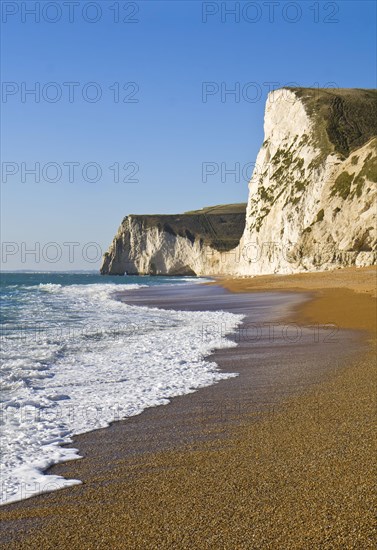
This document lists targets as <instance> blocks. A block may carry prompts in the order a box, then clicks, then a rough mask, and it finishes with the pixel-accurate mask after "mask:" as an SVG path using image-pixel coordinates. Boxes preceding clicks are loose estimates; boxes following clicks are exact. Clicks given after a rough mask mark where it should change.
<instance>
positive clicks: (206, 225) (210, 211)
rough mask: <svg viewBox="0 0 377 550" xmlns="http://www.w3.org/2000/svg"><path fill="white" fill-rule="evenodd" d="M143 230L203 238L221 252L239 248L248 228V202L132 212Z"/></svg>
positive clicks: (203, 242) (197, 238)
mask: <svg viewBox="0 0 377 550" xmlns="http://www.w3.org/2000/svg"><path fill="white" fill-rule="evenodd" d="M132 218H133V219H134V220H137V221H139V222H140V224H141V225H142V227H143V229H150V228H153V227H157V228H158V229H159V230H160V231H164V232H165V233H169V234H171V235H173V236H176V235H179V236H181V237H186V238H187V239H189V240H190V241H191V243H193V242H194V241H195V240H200V241H201V243H202V244H206V245H209V246H211V247H212V248H214V249H215V250H218V251H228V250H231V249H232V248H235V247H236V246H237V245H238V243H239V241H240V238H241V236H242V233H243V230H244V228H245V218H246V203H240V204H225V205H218V206H211V207H207V208H202V209H201V210H192V211H190V212H185V213H184V214H161V215H159V214H152V215H143V216H139V215H132Z"/></svg>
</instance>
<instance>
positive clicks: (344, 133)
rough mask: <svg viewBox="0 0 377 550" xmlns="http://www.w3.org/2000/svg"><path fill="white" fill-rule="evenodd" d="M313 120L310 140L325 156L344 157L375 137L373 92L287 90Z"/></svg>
mask: <svg viewBox="0 0 377 550" xmlns="http://www.w3.org/2000/svg"><path fill="white" fill-rule="evenodd" d="M287 89H288V90H290V91H292V92H294V93H295V94H296V96H297V97H298V98H300V99H301V100H302V101H303V103H304V105H305V109H306V111H307V113H308V115H309V116H310V117H311V118H312V119H314V120H315V122H316V124H315V126H314V128H313V138H314V142H315V144H316V145H317V146H318V147H319V148H320V149H321V150H322V151H323V152H324V153H326V154H329V153H331V152H335V153H338V154H339V155H340V156H341V157H344V158H346V157H348V156H349V154H350V153H351V152H352V151H354V150H355V149H357V148H359V147H361V146H362V145H364V144H365V143H367V142H368V141H369V140H370V139H371V138H372V137H374V136H376V135H377V90H375V89H364V88H290V87H287Z"/></svg>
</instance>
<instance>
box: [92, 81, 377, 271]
mask: <svg viewBox="0 0 377 550" xmlns="http://www.w3.org/2000/svg"><path fill="white" fill-rule="evenodd" d="M264 133H265V135H264V142H263V145H262V147H261V149H260V151H259V154H258V157H257V160H256V164H255V169H254V173H253V176H252V178H251V181H250V184H249V200H248V204H247V210H246V220H244V221H243V223H244V225H245V227H244V230H243V233H242V231H239V229H240V227H241V225H242V224H241V223H240V222H241V221H242V220H239V219H238V222H237V223H238V225H237V224H236V225H237V227H238V230H237V231H233V229H235V226H234V225H232V231H231V233H230V234H229V235H230V237H229V238H227V235H228V232H227V227H226V223H229V220H228V222H225V225H224V222H222V221H221V220H220V219H219V220H218V223H212V224H211V219H212V218H210V216H211V210H210V209H205V210H203V211H199V213H198V212H196V213H191V214H190V213H188V214H186V215H184V216H128V217H127V218H125V219H124V220H123V222H122V225H121V226H120V228H119V231H118V233H117V235H116V237H115V239H114V241H113V243H112V245H111V246H110V249H109V251H108V252H107V253H106V254H105V256H104V261H103V265H102V267H101V273H104V274H106V273H110V274H122V273H124V272H128V273H155V274H164V275H171V274H197V275H226V274H229V275H256V274H264V273H277V272H279V273H291V272H297V271H305V270H321V269H334V268H337V267H343V266H348V265H359V266H365V265H371V264H373V263H376V255H377V231H376V214H377V211H376V209H377V202H376V201H377V190H376V184H377V137H376V136H377V92H376V91H375V90H359V89H349V90H348V89H336V90H318V89H305V88H282V89H280V90H277V91H275V92H272V93H271V94H270V95H269V96H268V99H267V104H266V112H265V123H264ZM223 208H224V209H225V210H226V208H227V207H223ZM225 210H224V211H225ZM232 215H234V213H233V214H232ZM190 216H194V217H193V220H194V218H195V220H194V221H195V223H191V222H190V221H189V219H188V218H189V217H190ZM200 216H202V222H200V223H199V221H198V219H199V218H200ZM238 216H242V213H240V212H238ZM232 223H233V222H232ZM176 224H177V225H176ZM204 228H206V229H204ZM241 233H242V237H241V239H240V235H241ZM239 239H240V241H239V243H238V240H239ZM237 243H238V244H237Z"/></svg>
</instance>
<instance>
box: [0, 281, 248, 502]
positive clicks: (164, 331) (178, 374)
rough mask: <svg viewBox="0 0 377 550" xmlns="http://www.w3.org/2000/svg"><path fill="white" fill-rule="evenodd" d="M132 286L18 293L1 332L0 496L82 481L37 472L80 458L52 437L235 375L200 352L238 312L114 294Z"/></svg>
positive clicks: (220, 343) (12, 497) (217, 340)
mask: <svg viewBox="0 0 377 550" xmlns="http://www.w3.org/2000/svg"><path fill="white" fill-rule="evenodd" d="M139 286H140V285H119V284H117V285H115V284H114V285H113V284H86V285H67V286H64V285H60V284H49V283H48V284H41V285H39V287H31V289H30V294H29V295H26V296H24V298H23V301H22V303H20V307H19V313H18V317H17V318H16V319H15V320H14V321H13V322H12V323H10V324H9V326H7V327H6V330H5V332H4V333H3V337H2V343H3V361H4V367H3V370H2V374H1V381H2V384H3V388H4V392H3V397H2V401H3V403H2V410H1V412H2V418H1V425H2V430H1V449H2V452H3V456H2V466H1V480H2V490H1V503H6V502H12V501H16V500H20V499H23V498H27V497H30V496H32V495H35V494H38V493H41V492H46V491H51V490H54V489H58V488H61V487H67V486H70V485H73V484H76V483H80V481H79V480H67V479H64V478H62V477H59V476H52V475H45V474H44V473H43V472H44V470H45V469H46V468H47V467H48V466H50V465H52V464H55V463H57V462H61V461H65V460H71V459H76V458H79V455H78V452H77V451H76V449H70V448H62V447H61V446H60V444H61V443H67V442H70V441H71V437H72V435H74V434H79V433H83V432H88V431H91V430H94V429H97V428H102V427H105V426H108V424H109V423H110V422H112V421H114V420H119V419H121V418H126V417H129V416H133V415H137V414H139V413H141V412H142V411H143V410H144V409H145V408H147V407H152V406H156V405H163V404H166V403H168V402H169V399H170V398H172V397H174V396H178V395H183V394H187V393H190V392H192V391H194V390H196V389H198V388H200V387H204V386H208V385H210V384H213V383H215V382H216V381H218V380H221V379H224V378H228V377H230V376H234V374H226V373H221V372H220V371H219V370H217V366H216V364H214V363H210V362H208V361H205V360H204V357H205V356H206V355H208V353H209V352H210V351H211V350H212V349H214V348H218V347H224V346H226V347H229V346H232V345H234V344H232V342H231V341H229V340H228V339H226V338H224V335H225V333H229V332H231V331H232V330H233V329H234V328H235V327H236V326H237V325H238V324H239V323H240V321H241V319H242V316H240V315H234V314H231V313H226V312H183V311H166V310H159V309H156V308H145V307H137V306H129V305H126V304H124V303H121V302H120V301H117V300H116V299H115V298H114V296H115V293H118V292H119V291H129V290H132V289H133V288H138V287H139ZM16 329H17V330H16Z"/></svg>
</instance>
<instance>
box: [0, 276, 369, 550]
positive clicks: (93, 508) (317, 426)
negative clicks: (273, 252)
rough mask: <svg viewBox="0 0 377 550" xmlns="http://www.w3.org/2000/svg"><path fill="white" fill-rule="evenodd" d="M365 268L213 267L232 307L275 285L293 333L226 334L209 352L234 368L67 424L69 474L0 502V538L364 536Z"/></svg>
mask: <svg viewBox="0 0 377 550" xmlns="http://www.w3.org/2000/svg"><path fill="white" fill-rule="evenodd" d="M376 273H377V272H376V269H375V268H364V269H347V270H339V271H336V272H329V273H321V274H317V273H315V274H300V275H297V276H296V275H294V276H284V277H278V276H271V277H255V278H253V279H236V280H225V281H221V284H222V285H223V286H224V287H225V288H227V289H229V290H231V291H232V292H234V294H233V296H234V297H235V298H234V301H233V305H232V300H231V299H230V298H229V295H230V296H232V294H230V293H225V291H221V292H220V291H217V290H213V291H210V292H212V293H213V296H214V297H215V300H216V304H217V307H218V305H219V304H220V303H221V304H222V305H223V306H224V307H229V310H232V311H235V312H240V310H241V309H242V311H243V313H245V309H247V307H249V306H250V304H251V303H252V301H251V302H248V298H247V296H249V294H247V295H245V294H240V292H242V293H245V292H247V293H251V294H252V293H254V292H260V291H262V292H266V291H267V292H268V293H271V292H275V291H279V293H280V294H279V296H280V297H281V298H282V299H283V302H284V300H285V301H286V302H287V304H290V307H288V308H287V309H286V311H284V315H285V318H286V321H285V322H282V319H281V317H280V318H279V319H278V320H276V319H271V322H275V321H276V322H277V323H278V325H277V326H278V327H279V330H280V328H283V329H284V327H287V326H288V325H289V327H292V326H293V325H297V326H299V327H301V328H302V330H303V332H302V336H300V338H298V339H297V338H296V339H294V338H293V337H292V336H291V337H289V336H287V335H288V334H289V335H291V334H292V333H291V332H289V333H288V332H285V333H284V332H278V335H279V334H285V335H286V336H287V337H285V338H284V337H283V338H280V339H279V338H277V340H274V341H271V334H269V335H268V337H267V336H266V333H263V335H262V337H261V338H260V339H259V340H257V341H256V340H255V333H253V336H252V337H250V332H247V331H246V332H244V333H242V334H247V335H248V337H244V338H242V337H241V336H240V334H241V333H240V334H239V335H238V342H237V343H238V346H237V347H235V348H227V349H222V350H218V351H216V352H215V353H214V354H213V356H211V359H213V360H214V361H216V363H217V364H218V365H219V366H220V367H221V368H222V369H224V370H225V371H226V372H232V371H233V372H237V373H239V374H240V375H239V376H238V377H235V378H231V379H229V380H223V381H221V382H219V383H218V384H216V385H215V386H211V387H208V388H203V389H201V390H199V391H198V392H196V393H193V394H190V395H186V396H182V397H177V398H175V399H173V400H172V402H171V403H170V404H169V405H166V406H160V407H156V408H153V409H148V410H146V411H144V412H143V413H142V414H141V415H139V416H137V417H133V418H130V419H128V420H126V421H122V422H116V423H114V424H113V425H112V426H111V427H109V428H106V429H103V430H98V431H95V432H90V433H87V434H83V435H80V436H78V437H77V438H75V442H74V444H75V446H76V447H77V448H78V449H79V450H80V454H81V455H83V456H84V459H82V460H77V461H72V462H69V463H66V464H60V465H57V466H55V467H53V468H52V471H53V473H57V474H60V475H64V476H67V477H70V478H76V479H81V480H83V482H84V483H83V484H82V485H77V486H74V487H71V488H67V489H63V490H60V491H55V492H52V493H47V494H43V495H40V496H37V497H34V498H32V499H28V500H25V501H22V502H18V503H14V504H10V505H7V506H3V507H2V508H1V510H0V517H1V520H2V527H1V529H2V531H1V540H2V544H3V547H4V548H9V549H38V550H44V549H52V548H54V549H56V548H59V549H60V548H63V549H65V548H67V549H68V548H69V549H74V550H75V549H77V550H78V549H80V550H89V549H90V550H92V549H101V550H102V549H108V548H114V549H140V550H141V549H168V548H169V549H170V548H174V549H175V548H177V549H181V548H182V549H189V548H190V549H216V550H217V549H221V548H222V549H263V550H264V549H279V550H280V549H283V548H284V549H308V550H309V549H313V548H315V549H316V548H321V549H322V548H324V549H327V548H328V549H330V548H331V549H343V548H345V549H348V548H349V549H351V548H355V549H360V550H361V549H363V550H364V549H368V548H374V547H375V543H376V532H375V530H374V525H375V524H374V523H373V521H374V510H375V507H376V499H375V493H374V484H375V474H374V472H375V470H374V467H373V465H374V464H375V456H376V451H377V449H376V444H375V438H374V433H373V422H374V420H375V417H374V414H375V398H376V369H375V352H376V339H375V330H376ZM219 283H220V281H219ZM198 286H199V285H198ZM214 288H215V289H218V288H219V287H218V286H216V287H214ZM216 293H217V294H216ZM290 294H291V296H292V298H291V301H290V297H289V295H290ZM240 296H244V299H240ZM261 297H262V298H263V296H262V295H261ZM262 298H261V299H262ZM137 299H139V300H143V299H145V298H143V296H142V293H141V291H140V295H139V298H138V297H137V296H136V295H135V300H137ZM149 299H150V300H151V302H152V305H154V306H157V305H158V306H159V307H163V305H164V304H163V303H162V302H160V304H157V303H156V302H157V301H158V298H157V297H155V298H154V300H155V301H154V302H153V298H151V297H149ZM159 299H160V298H159ZM175 300H176V304H175V307H176V308H177V309H179V307H181V308H184V307H186V308H188V309H189V307H190V306H189V305H188V304H187V303H186V305H185V304H184V303H182V300H181V303H179V298H178V297H175ZM198 301H200V300H199V299H198ZM248 304H249V305H248ZM168 307H172V304H171V303H170V304H168ZM191 307H194V306H191ZM282 313H283V311H281V314H282ZM245 323H247V318H246V320H245ZM244 326H245V327H246V328H247V326H246V325H244ZM267 326H268V323H267ZM315 326H317V327H319V328H318V331H317V332H313V327H315ZM331 327H332V328H334V327H335V328H336V329H339V330H336V331H335V333H334V332H333V331H332V328H331ZM249 328H250V327H249ZM254 328H255V327H254ZM284 330H285V329H284ZM290 330H291V328H290ZM313 334H315V335H316V337H315V338H314V337H313ZM334 334H335V336H334ZM235 338H237V335H236V336H235ZM329 338H330V339H329Z"/></svg>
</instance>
